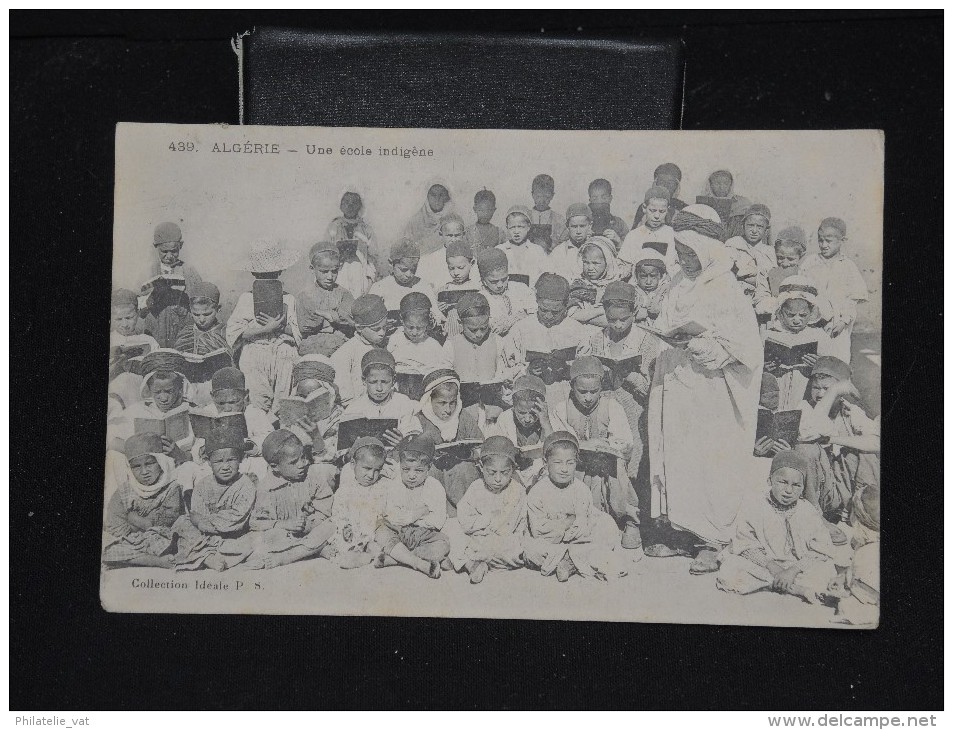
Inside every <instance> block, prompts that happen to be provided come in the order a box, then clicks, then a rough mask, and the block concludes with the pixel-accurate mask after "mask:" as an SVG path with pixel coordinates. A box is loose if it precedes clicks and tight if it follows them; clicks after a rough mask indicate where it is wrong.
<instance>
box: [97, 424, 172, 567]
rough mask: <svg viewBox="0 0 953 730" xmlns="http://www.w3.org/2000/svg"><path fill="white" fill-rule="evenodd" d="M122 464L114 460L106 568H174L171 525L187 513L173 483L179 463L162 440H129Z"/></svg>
mask: <svg viewBox="0 0 953 730" xmlns="http://www.w3.org/2000/svg"><path fill="white" fill-rule="evenodd" d="M123 456H124V459H122V460H119V459H117V460H111V461H110V463H109V467H110V468H109V469H108V470H107V479H106V482H107V483H106V490H107V494H109V493H110V492H111V493H112V496H111V497H109V501H108V502H107V506H106V516H105V520H104V523H103V529H104V530H105V532H106V533H107V534H106V536H105V537H106V544H105V545H104V548H103V562H104V563H105V564H106V566H107V567H111V568H115V567H122V566H132V565H143V566H150V567H156V568H171V567H172V564H173V562H172V561H173V558H172V555H171V554H170V550H169V549H170V547H171V545H172V529H171V528H172V525H173V524H175V521H176V520H177V519H178V518H179V517H180V516H181V515H182V514H184V513H185V502H184V501H183V499H182V488H181V487H180V486H179V484H178V483H177V482H176V481H175V479H174V477H173V469H174V468H175V463H174V462H173V460H172V459H171V458H170V457H169V456H167V455H166V454H165V453H163V444H162V441H161V439H160V437H159V435H158V434H154V433H144V434H136V435H134V436H130V437H129V438H128V439H126V441H125V443H124V445H123Z"/></svg>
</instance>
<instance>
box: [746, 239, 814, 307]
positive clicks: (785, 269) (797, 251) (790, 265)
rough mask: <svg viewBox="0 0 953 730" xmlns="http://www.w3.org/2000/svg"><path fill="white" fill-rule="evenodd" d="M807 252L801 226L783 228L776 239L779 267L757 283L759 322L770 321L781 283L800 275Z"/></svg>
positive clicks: (760, 278)
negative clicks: (790, 277)
mask: <svg viewBox="0 0 953 730" xmlns="http://www.w3.org/2000/svg"><path fill="white" fill-rule="evenodd" d="M806 252H807V235H806V234H805V233H804V229H802V228H800V227H799V226H788V227H787V228H782V229H781V231H780V232H779V233H778V235H777V237H776V238H775V239H774V260H775V261H776V262H777V265H776V266H775V267H774V268H772V269H771V270H770V271H768V273H767V274H766V275H764V276H759V277H758V280H757V282H756V283H755V295H754V302H755V312H756V313H757V315H758V320H759V321H764V320H765V319H770V317H771V315H772V314H773V313H774V310H775V308H776V307H777V301H776V297H777V296H778V291H779V288H780V286H781V282H783V281H784V280H785V279H787V278H788V277H789V276H796V275H797V274H799V273H800V271H799V268H800V264H801V260H802V259H803V258H804V254H805V253H806Z"/></svg>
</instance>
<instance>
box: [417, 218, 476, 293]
mask: <svg viewBox="0 0 953 730" xmlns="http://www.w3.org/2000/svg"><path fill="white" fill-rule="evenodd" d="M466 240H467V235H466V224H465V223H464V222H463V218H461V217H460V216H458V215H457V214H456V213H453V214H451V215H448V216H447V217H446V218H444V219H443V221H442V222H441V223H440V243H441V244H442V245H441V246H440V248H438V249H437V250H436V251H431V252H430V253H428V254H425V255H423V256H421V257H420V265H419V266H418V267H417V275H418V276H419V277H420V278H421V279H423V280H424V281H426V282H427V283H428V284H430V285H431V286H433V288H434V289H435V290H439V289H440V287H441V286H443V285H444V284H446V283H447V281H448V280H449V274H448V273H447V247H448V246H449V245H450V244H451V243H454V242H458V243H462V242H463V241H466Z"/></svg>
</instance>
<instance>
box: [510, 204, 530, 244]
mask: <svg viewBox="0 0 953 730" xmlns="http://www.w3.org/2000/svg"><path fill="white" fill-rule="evenodd" d="M531 225H532V222H531V219H530V213H529V208H527V207H526V206H523V205H514V206H513V207H512V208H510V209H509V210H508V211H507V212H506V236H507V238H508V239H509V242H510V243H512V244H513V245H514V246H519V245H522V244H523V243H524V242H525V241H526V239H527V238H528V237H529V229H530V226H531Z"/></svg>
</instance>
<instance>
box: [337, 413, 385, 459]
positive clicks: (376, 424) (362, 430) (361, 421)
mask: <svg viewBox="0 0 953 730" xmlns="http://www.w3.org/2000/svg"><path fill="white" fill-rule="evenodd" d="M396 428H397V419H396V418H353V419H351V420H349V421H341V422H340V423H339V424H338V451H347V450H348V449H349V448H351V447H352V446H353V445H354V442H355V441H357V440H358V439H359V438H361V437H362V436H373V437H375V438H380V437H381V435H382V434H383V433H384V431H390V430H392V429H396Z"/></svg>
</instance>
